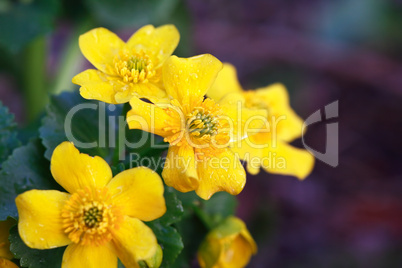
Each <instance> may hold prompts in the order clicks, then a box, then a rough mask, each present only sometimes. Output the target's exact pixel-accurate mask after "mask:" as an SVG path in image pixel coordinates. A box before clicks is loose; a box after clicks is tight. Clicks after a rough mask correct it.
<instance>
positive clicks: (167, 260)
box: [146, 220, 184, 267]
mask: <svg viewBox="0 0 402 268" xmlns="http://www.w3.org/2000/svg"><path fill="white" fill-rule="evenodd" d="M146 224H147V225H148V226H149V227H150V228H151V229H152V231H153V232H154V234H155V235H156V238H157V239H158V243H159V245H161V247H162V250H163V260H162V265H161V267H170V266H171V264H173V263H174V261H175V260H176V258H177V256H178V255H179V254H180V252H181V251H182V250H183V247H184V246H183V241H182V239H181V236H180V234H179V233H178V232H177V230H176V229H175V228H173V227H171V226H165V225H163V224H161V222H160V221H159V220H155V221H152V222H148V223H146Z"/></svg>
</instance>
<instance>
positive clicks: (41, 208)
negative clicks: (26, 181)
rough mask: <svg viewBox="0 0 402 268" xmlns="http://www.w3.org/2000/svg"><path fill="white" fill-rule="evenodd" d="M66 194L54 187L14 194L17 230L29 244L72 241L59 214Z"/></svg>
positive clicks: (56, 244) (44, 245)
mask: <svg viewBox="0 0 402 268" xmlns="http://www.w3.org/2000/svg"><path fill="white" fill-rule="evenodd" d="M69 198H70V195H69V194H67V193H62V192H59V191H54V190H49V191H39V190H31V191H28V192H25V193H23V194H20V195H19V196H17V198H16V199H15V203H16V205H17V209H18V215H19V223H18V231H19V233H20V236H21V239H22V240H23V241H24V242H25V244H26V245H27V246H28V247H31V248H37V249H49V248H55V247H61V246H65V245H68V244H70V243H71V241H70V239H69V238H68V236H67V235H66V234H65V233H64V228H63V222H62V218H61V211H62V209H63V207H64V203H65V202H66V201H67V200H68V199H69Z"/></svg>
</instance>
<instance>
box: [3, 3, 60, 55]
mask: <svg viewBox="0 0 402 268" xmlns="http://www.w3.org/2000/svg"><path fill="white" fill-rule="evenodd" d="M59 7H60V2H59V1H57V0H36V1H10V0H4V3H3V5H1V8H0V25H2V27H1V29H0V45H1V46H3V47H5V48H6V49H8V50H9V51H11V52H13V53H16V52H18V51H19V50H21V48H22V47H24V46H25V45H26V44H27V43H28V42H30V41H31V40H33V39H34V38H35V37H37V36H40V35H43V34H46V33H48V32H50V31H51V30H52V29H53V22H54V20H55V18H56V15H57V12H58V10H59Z"/></svg>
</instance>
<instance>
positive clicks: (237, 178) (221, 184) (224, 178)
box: [196, 149, 246, 200]
mask: <svg viewBox="0 0 402 268" xmlns="http://www.w3.org/2000/svg"><path fill="white" fill-rule="evenodd" d="M197 170H198V178H199V187H198V188H197V189H196V193H197V195H198V196H199V197H201V198H203V199H205V200H208V199H209V198H210V197H211V196H212V195H213V194H214V193H216V192H219V191H226V192H228V193H230V194H232V195H237V194H239V193H240V192H241V191H242V190H243V188H244V185H245V184H246V172H245V171H244V168H243V166H242V165H241V163H240V161H239V159H238V157H237V156H236V155H235V154H233V153H232V152H231V151H230V150H229V149H227V150H224V151H223V152H222V153H221V154H220V155H218V156H213V157H211V158H210V159H208V160H206V161H199V162H198V164H197Z"/></svg>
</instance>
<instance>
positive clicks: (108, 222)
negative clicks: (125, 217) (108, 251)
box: [61, 188, 121, 246]
mask: <svg viewBox="0 0 402 268" xmlns="http://www.w3.org/2000/svg"><path fill="white" fill-rule="evenodd" d="M61 216H62V219H63V227H64V232H65V233H67V234H68V237H69V238H70V239H71V241H73V242H74V243H77V244H78V243H80V244H82V245H88V244H90V245H97V246H99V245H103V244H105V243H106V242H108V241H110V240H111V239H112V233H111V230H116V229H118V228H119V222H120V220H121V216H120V213H119V210H118V208H116V207H115V206H114V205H113V204H112V202H111V198H110V196H109V195H108V193H107V189H106V188H103V189H96V190H89V189H82V190H78V191H77V192H76V193H74V194H73V195H72V196H71V197H70V199H69V200H68V201H67V202H66V204H65V206H64V208H63V210H62V215H61Z"/></svg>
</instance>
